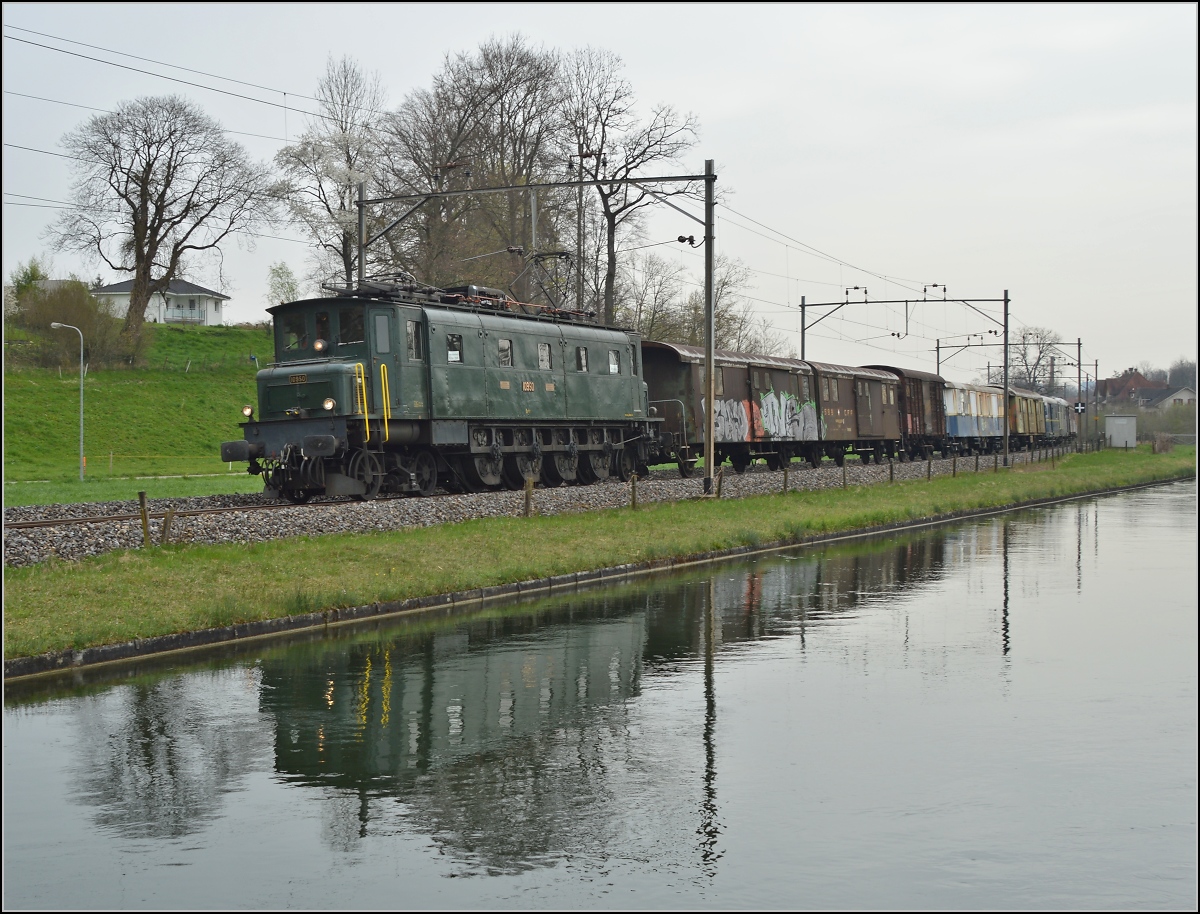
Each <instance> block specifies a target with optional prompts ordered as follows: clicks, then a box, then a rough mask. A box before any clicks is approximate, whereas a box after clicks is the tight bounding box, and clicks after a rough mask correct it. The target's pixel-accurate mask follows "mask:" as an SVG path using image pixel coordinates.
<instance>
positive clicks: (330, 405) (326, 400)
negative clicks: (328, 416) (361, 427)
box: [321, 397, 337, 410]
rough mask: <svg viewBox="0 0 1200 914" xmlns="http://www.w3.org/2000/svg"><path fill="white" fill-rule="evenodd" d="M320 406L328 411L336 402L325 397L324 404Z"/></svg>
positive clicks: (331, 398)
mask: <svg viewBox="0 0 1200 914" xmlns="http://www.w3.org/2000/svg"><path fill="white" fill-rule="evenodd" d="M321 405H322V406H324V407H325V408H326V409H328V410H332V409H333V408H334V407H335V406H337V401H336V400H334V399H333V397H326V398H325V402H324V403H322V404H321Z"/></svg>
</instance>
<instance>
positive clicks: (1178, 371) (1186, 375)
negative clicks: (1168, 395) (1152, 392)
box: [1167, 357, 1196, 390]
mask: <svg viewBox="0 0 1200 914" xmlns="http://www.w3.org/2000/svg"><path fill="white" fill-rule="evenodd" d="M1167 382H1168V384H1170V386H1171V387H1190V388H1192V389H1193V390H1195V389H1196V360H1195V359H1186V358H1183V357H1180V358H1178V359H1176V360H1175V361H1174V362H1172V363H1171V370H1170V372H1169V373H1168V374H1167Z"/></svg>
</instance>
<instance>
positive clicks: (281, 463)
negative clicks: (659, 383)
mask: <svg viewBox="0 0 1200 914" xmlns="http://www.w3.org/2000/svg"><path fill="white" fill-rule="evenodd" d="M269 310H270V313H271V315H272V317H273V319H274V333H275V360H274V362H273V363H272V364H270V365H269V366H268V367H266V368H264V369H262V370H260V371H259V372H258V378H257V380H258V407H257V411H256V410H255V409H254V408H253V407H251V406H246V407H245V408H244V409H243V410H242V413H243V415H244V416H245V417H246V421H245V422H244V423H242V426H241V427H242V430H243V440H241V441H228V442H225V443H223V444H222V445H221V459H222V460H224V461H227V462H230V461H247V462H248V463H249V472H251V473H255V474H261V475H262V476H263V478H264V482H265V488H266V489H267V490H268V492H271V493H274V494H276V495H277V496H281V497H284V498H287V499H289V500H291V501H293V502H296V503H302V502H305V501H308V500H309V499H310V498H313V497H315V496H352V497H354V498H357V499H360V500H366V499H371V498H374V497H375V496H377V495H379V494H380V493H393V494H399V493H407V494H414V495H432V494H433V492H434V491H435V489H436V488H437V487H438V486H439V485H440V486H442V487H443V488H447V489H450V490H455V491H480V490H484V489H492V488H498V487H501V486H507V487H509V488H513V489H519V488H522V487H523V486H524V485H525V484H526V481H527V480H534V481H539V482H541V483H542V484H543V485H547V486H557V485H562V484H563V483H571V482H578V483H589V482H595V481H597V480H599V479H603V478H606V477H608V476H609V475H610V474H611V473H617V474H619V475H620V476H621V477H622V478H628V477H629V476H630V475H631V474H632V473H634V472H635V471H637V470H638V469H639V468H644V467H645V464H646V462H647V461H648V460H649V459H650V458H651V457H652V456H654V455H656V454H657V447H658V444H657V442H658V429H659V427H660V425H661V421H660V420H657V419H655V418H653V417H652V416H651V410H650V408H649V404H648V394H647V390H646V385H645V383H644V382H643V380H642V365H641V352H640V340H639V338H638V335H637V334H636V333H632V332H629V331H626V330H622V329H617V328H609V327H600V326H597V325H595V324H594V323H592V322H591V321H590V320H589V318H588V316H587V315H584V314H581V313H579V312H571V311H564V310H559V309H551V308H543V307H539V306H533V305H526V304H522V303H519V302H516V301H513V300H512V299H511V298H509V297H508V296H506V295H505V294H504V293H503V292H500V291H498V290H494V289H484V288H480V287H476V286H464V287H459V288H454V289H435V288H431V287H427V286H420V285H417V284H416V283H401V282H370V283H365V284H363V285H362V286H360V287H358V288H356V289H353V290H350V289H347V290H345V291H343V292H340V293H339V294H338V295H336V296H335V297H328V298H317V299H309V300H305V301H297V302H291V303H288V304H281V305H278V306H276V307H274V308H271V309H269Z"/></svg>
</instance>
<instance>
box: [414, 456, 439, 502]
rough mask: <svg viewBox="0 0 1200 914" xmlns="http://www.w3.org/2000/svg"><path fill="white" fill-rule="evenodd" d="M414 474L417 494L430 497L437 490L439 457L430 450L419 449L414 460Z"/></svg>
mask: <svg viewBox="0 0 1200 914" xmlns="http://www.w3.org/2000/svg"><path fill="white" fill-rule="evenodd" d="M412 474H413V479H414V481H415V482H416V484H417V487H416V489H415V490H414V492H415V494H417V495H420V496H421V497H422V498H428V497H429V496H430V495H432V494H433V493H434V492H435V491H437V483H438V471H437V458H436V457H434V456H433V454H432V453H431V452H430V451H425V450H421V451H417V454H416V456H415V457H414V458H413V462H412Z"/></svg>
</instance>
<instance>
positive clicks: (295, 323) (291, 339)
mask: <svg viewBox="0 0 1200 914" xmlns="http://www.w3.org/2000/svg"><path fill="white" fill-rule="evenodd" d="M304 324H305V322H304V315H303V314H288V315H285V316H284V318H283V348H284V350H285V351H288V352H291V351H293V350H295V349H307V348H308V328H307V327H305V325H304Z"/></svg>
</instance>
